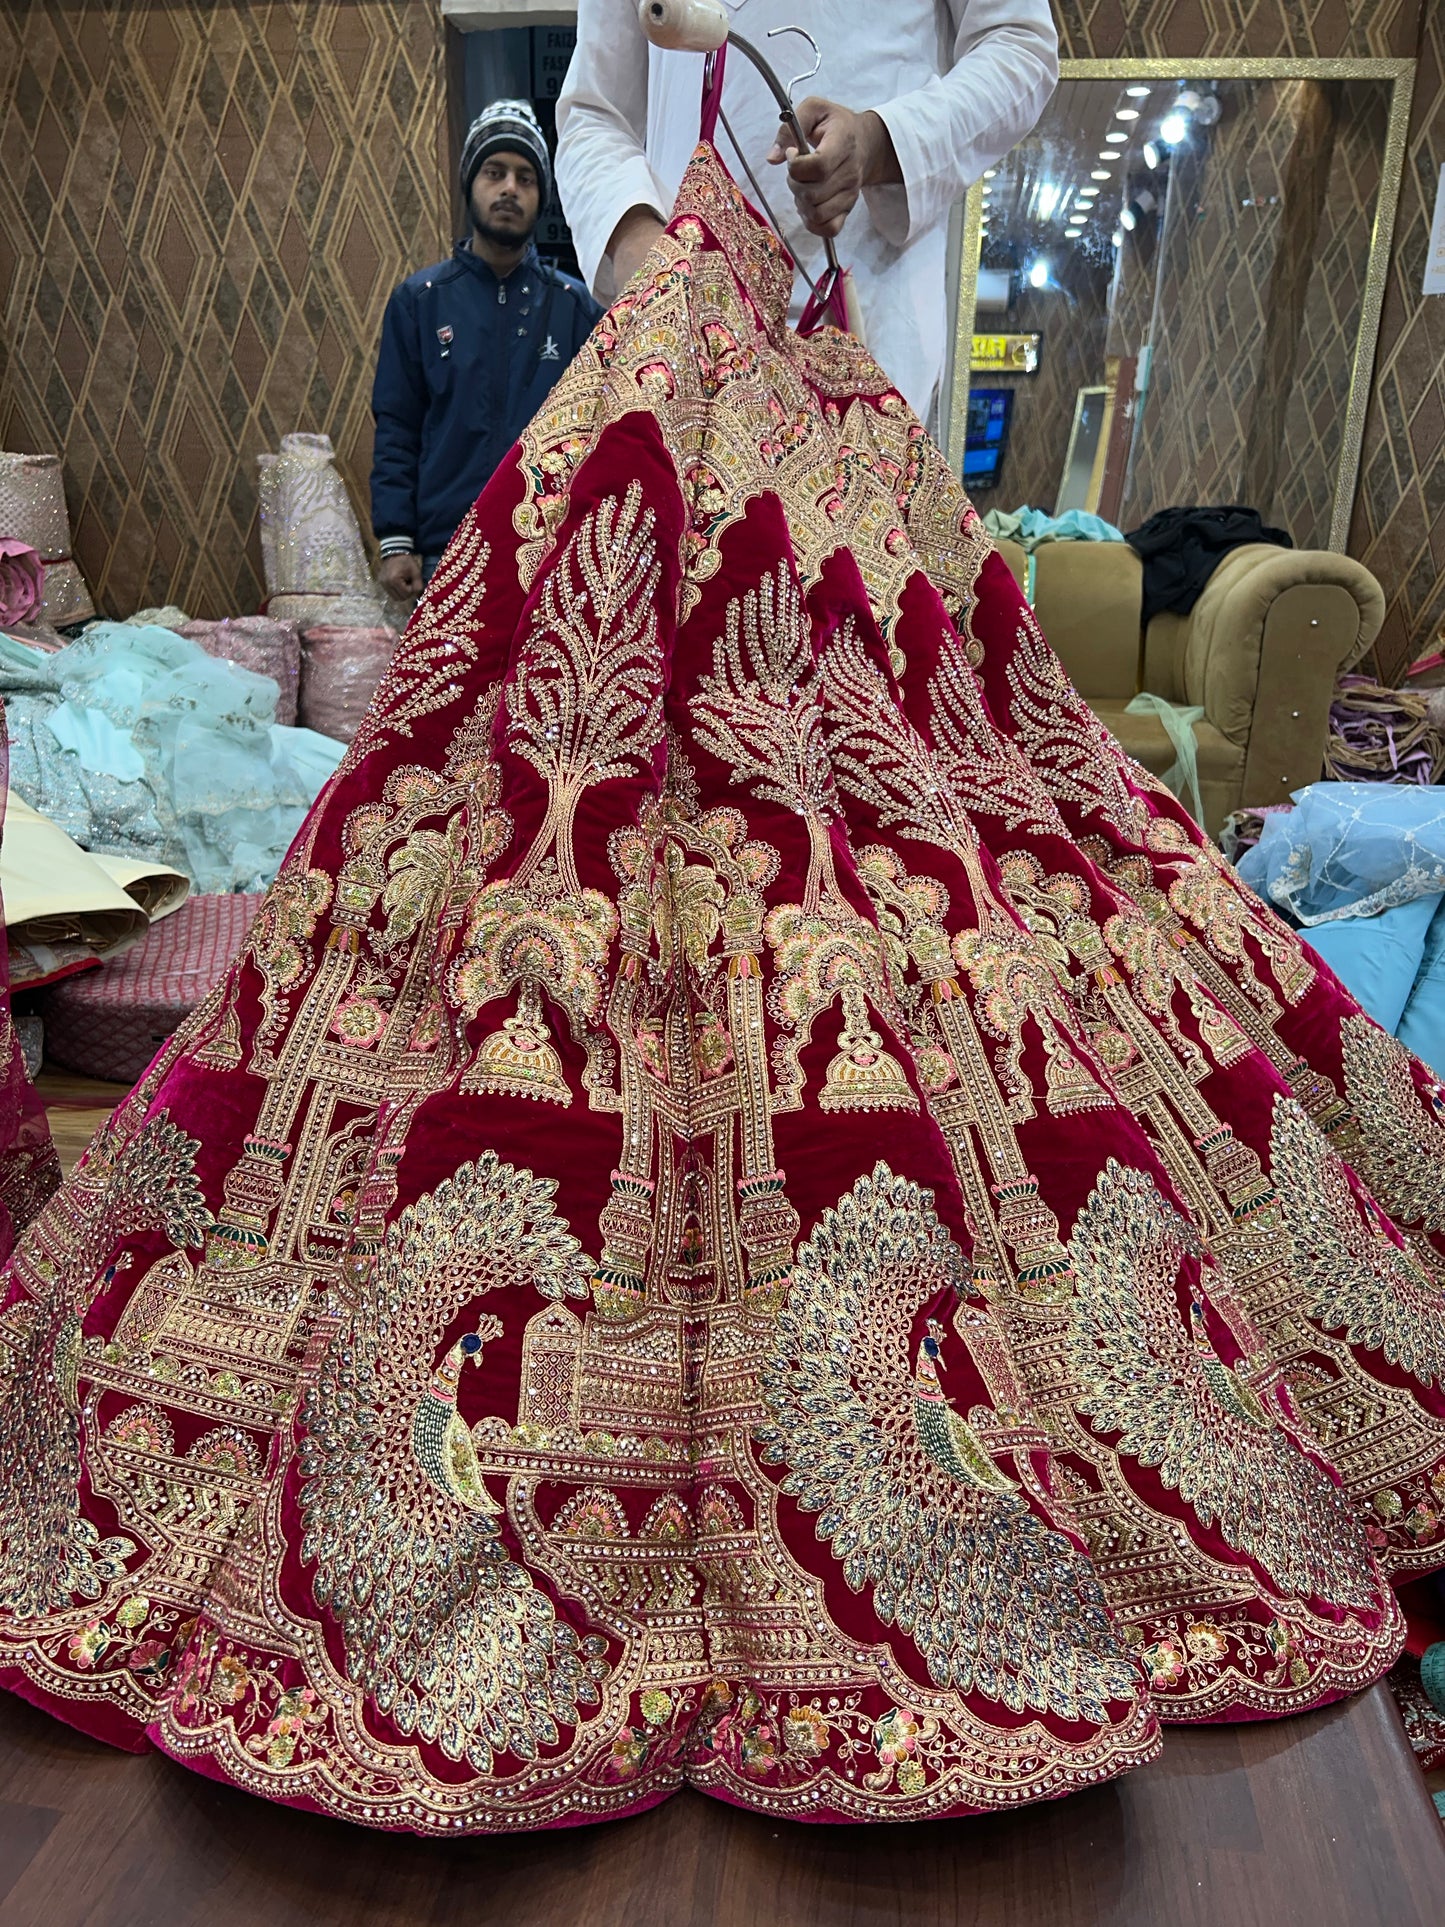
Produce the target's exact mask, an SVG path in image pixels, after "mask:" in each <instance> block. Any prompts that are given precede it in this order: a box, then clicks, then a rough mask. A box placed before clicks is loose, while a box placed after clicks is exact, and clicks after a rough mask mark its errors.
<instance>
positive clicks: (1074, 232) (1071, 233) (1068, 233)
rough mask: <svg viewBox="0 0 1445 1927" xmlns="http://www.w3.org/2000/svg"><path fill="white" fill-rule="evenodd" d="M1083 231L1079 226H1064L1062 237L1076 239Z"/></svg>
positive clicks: (1070, 239)
mask: <svg viewBox="0 0 1445 1927" xmlns="http://www.w3.org/2000/svg"><path fill="white" fill-rule="evenodd" d="M1083 231H1084V230H1083V229H1082V228H1081V227H1066V228H1065V229H1064V238H1065V239H1066V240H1069V241H1077V240H1078V238H1079V236H1080V235H1081V234H1082V233H1083Z"/></svg>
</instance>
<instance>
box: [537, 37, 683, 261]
mask: <svg viewBox="0 0 1445 1927" xmlns="http://www.w3.org/2000/svg"><path fill="white" fill-rule="evenodd" d="M646 135H647V42H646V40H645V39H644V38H643V33H642V29H641V27H640V26H639V25H638V24H637V6H636V0H579V5H578V8H577V46H576V49H575V51H574V52H573V55H572V63H571V65H570V67H569V68H568V70H567V79H566V82H565V83H564V85H563V88H562V92H561V94H560V95H559V96H558V100H557V188H558V191H559V193H560V194H561V196H562V207H563V211H564V212H565V214H566V216H567V225H568V226H569V227H570V228H571V230H572V242H573V245H574V246H575V248H576V249H577V259H578V262H579V264H580V265H581V269H582V273H583V275H584V276H585V278H586V280H587V284H588V286H589V287H594V288H595V286H596V284H597V272H598V269H599V268H600V267H601V265H602V260H603V257H604V255H605V254H606V252H607V243H608V242H609V241H610V240H611V239H612V233H613V230H614V229H615V228H616V226H617V223H618V222H619V221H620V220H621V219H622V217H623V215H624V214H626V213H627V211H628V209H629V208H634V207H649V208H651V209H652V211H653V212H654V213H655V214H656V215H657V216H658V218H659V220H663V221H665V220H666V219H667V213H668V197H667V195H666V194H665V193H664V191H663V187H662V183H661V182H660V181H659V180H658V178H657V175H656V174H655V173H654V172H653V170H652V168H651V166H650V165H649V164H648V160H647V153H646V148H645V140H646Z"/></svg>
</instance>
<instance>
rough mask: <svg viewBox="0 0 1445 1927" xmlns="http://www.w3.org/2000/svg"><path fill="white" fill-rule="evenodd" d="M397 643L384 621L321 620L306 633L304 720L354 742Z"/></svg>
mask: <svg viewBox="0 0 1445 1927" xmlns="http://www.w3.org/2000/svg"><path fill="white" fill-rule="evenodd" d="M395 648H396V631H395V630H394V629H389V628H387V627H386V626H385V625H384V624H382V623H377V622H371V623H361V622H336V623H317V624H315V625H313V626H312V627H311V628H309V629H307V630H306V631H305V633H304V634H303V636H302V638H301V700H300V716H301V721H302V723H303V724H304V725H305V727H306V728H307V729H314V730H316V731H317V732H318V734H320V735H322V736H332V737H335V739H336V741H337V742H339V743H349V742H350V741H351V739H352V737H353V736H354V735H355V734H356V732H357V730H358V729H359V728H360V727H361V719H362V717H363V716H364V715H365V714H366V710H367V705H368V704H369V703H370V701H371V698H372V695H373V693H374V692H375V689H376V685H377V684H378V683H379V682H380V681H381V679H382V677H383V676H384V675H385V674H386V671H387V668H388V666H389V664H390V662H391V656H392V651H393V650H394V649H395Z"/></svg>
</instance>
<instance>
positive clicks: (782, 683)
mask: <svg viewBox="0 0 1445 1927" xmlns="http://www.w3.org/2000/svg"><path fill="white" fill-rule="evenodd" d="M821 680H822V677H821V671H820V670H819V668H818V666H817V664H816V662H815V660H814V656H813V646H812V633H811V628H810V625H809V622H808V617H807V612H806V610H805V609H804V607H803V601H802V596H801V594H800V593H799V590H798V587H797V584H796V582H795V581H794V580H793V578H792V576H791V574H790V572H789V569H788V565H787V563H786V562H780V563H779V565H778V568H777V572H776V574H775V575H774V576H767V577H764V579H763V580H762V581H761V582H760V583H759V584H758V586H757V587H756V588H755V589H750V590H749V591H748V592H747V593H746V594H745V595H743V596H739V597H735V598H734V599H733V600H732V601H731V602H729V604H728V607H727V613H726V617H725V621H724V629H723V633H722V634H721V635H720V636H719V637H718V638H717V640H716V642H715V644H714V649H713V668H712V674H711V675H705V676H703V677H701V678H700V679H699V682H698V690H697V693H696V694H695V695H694V696H693V697H692V698H691V701H690V704H689V707H690V709H691V711H692V715H693V719H694V728H695V731H696V734H697V739H698V741H699V742H700V743H702V744H703V745H704V747H705V748H707V749H709V750H711V752H712V753H713V755H715V756H717V757H718V758H719V759H721V760H722V761H723V762H726V763H727V764H728V765H729V766H730V768H731V770H732V777H731V781H733V782H734V783H743V782H746V783H747V784H748V785H749V787H750V788H751V789H752V791H753V792H754V794H755V795H757V796H760V797H762V798H763V799H764V800H765V801H767V802H771V803H777V804H780V805H781V806H782V807H783V808H785V809H788V810H791V811H794V812H795V813H796V814H797V815H799V816H800V817H801V818H802V819H803V823H804V825H805V827H806V829H807V833H808V869H807V877H806V881H805V883H804V887H803V897H802V901H801V902H800V903H782V904H778V905H776V906H775V907H774V908H773V910H772V911H770V912H769V915H768V918H767V921H766V924H765V925H764V930H765V933H766V935H767V938H768V941H769V943H770V944H771V946H772V951H773V961H774V967H775V971H776V976H775V979H774V984H773V990H772V996H771V1003H772V1006H773V1010H774V1014H775V1015H776V1016H777V1018H778V1020H779V1022H780V1023H781V1024H782V1025H783V1026H784V1027H785V1032H791V1035H786V1034H785V1035H783V1036H781V1037H780V1038H779V1039H778V1043H777V1065H778V1085H777V1090H776V1091H775V1093H774V1096H773V1109H774V1110H775V1111H782V1110H790V1109H793V1108H795V1107H796V1106H798V1105H799V1104H801V1102H802V1097H803V1070H802V1064H801V1061H800V1056H801V1052H802V1050H803V1048H804V1046H805V1045H806V1044H807V1042H808V1041H809V1039H810V1038H811V1036H812V1034H813V1028H814V1025H815V1024H816V1023H817V1020H818V1018H819V1017H820V1016H821V1015H822V1013H823V1012H824V1011H825V1010H827V1009H829V1008H830V1007H831V1006H832V1005H833V1004H834V1003H841V1004H842V1008H843V1025H842V1029H841V1032H840V1034H839V1038H838V1054H837V1056H836V1057H834V1059H833V1060H832V1062H831V1063H830V1064H829V1066H828V1069H827V1072H826V1074H825V1082H824V1089H823V1092H822V1094H821V1096H820V1099H819V1101H820V1103H821V1104H822V1105H823V1107H824V1108H825V1109H827V1110H835V1111H846V1110H882V1109H904V1110H912V1111H916V1110H917V1109H918V1100H917V1098H916V1097H915V1096H914V1094H913V1091H912V1088H911V1086H910V1085H909V1083H908V1080H907V1077H906V1076H905V1074H904V1071H903V1067H902V1065H901V1064H899V1062H898V1060H897V1059H896V1058H895V1057H894V1056H893V1055H892V1054H891V1053H890V1052H888V1051H886V1050H885V1049H884V1048H883V1042H882V1039H881V1037H880V1036H879V1034H878V1033H877V1031H875V1030H874V1029H873V1027H872V1024H871V1022H870V1020H869V1014H868V1003H869V1002H871V1003H872V1004H873V1005H874V1007H875V1008H883V1007H884V1006H885V1005H886V1003H887V1002H888V998H887V987H886V977H885V974H884V969H883V963H882V954H881V945H880V942H879V938H878V932H877V930H876V929H875V927H874V926H873V925H872V924H871V923H869V921H868V920H867V919H866V918H865V917H863V916H861V915H860V914H859V912H858V911H857V909H855V907H854V906H853V905H852V904H851V903H850V902H849V901H848V899H847V897H846V896H845V895H844V894H843V891H842V890H841V888H840V887H839V883H838V877H837V872H836V869H835V866H834V858H833V844H832V839H831V835H830V825H831V824H832V823H833V821H834V820H835V819H836V817H837V815H838V799H837V795H836V792H835V791H834V788H833V775H832V769H831V766H830V760H829V755H828V750H827V746H826V744H825V742H824V738H823V729H822V722H823V711H822V700H821V686H820V685H821Z"/></svg>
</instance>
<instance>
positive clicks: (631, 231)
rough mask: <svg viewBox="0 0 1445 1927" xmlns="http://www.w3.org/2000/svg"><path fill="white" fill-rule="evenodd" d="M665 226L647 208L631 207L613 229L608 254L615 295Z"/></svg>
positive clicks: (648, 252) (629, 278) (637, 266)
mask: <svg viewBox="0 0 1445 1927" xmlns="http://www.w3.org/2000/svg"><path fill="white" fill-rule="evenodd" d="M666 225H667V224H666V222H664V221H659V220H658V218H657V216H656V215H655V214H654V213H653V211H652V209H651V208H650V207H631V208H629V209H628V210H627V212H626V213H625V214H624V215H623V217H622V219H621V220H620V221H619V222H618V223H617V226H616V227H615V228H614V229H613V230H612V239H611V240H610V241H609V242H608V243H607V252H608V254H609V255H610V256H611V259H612V273H613V276H614V278H615V281H616V286H617V292H618V294H621V292H622V290H623V289H624V288H625V287H626V286H627V284H628V282H629V281H630V280H631V279H632V277H633V275H634V274H636V272H637V270H638V269H639V268H640V267H641V266H642V264H643V262H644V261H645V260H646V259H647V257H648V255H649V254H651V252H652V250H653V248H654V247H656V245H657V240H658V236H659V235H660V234H661V233H662V231H663V229H664V228H665V226H666Z"/></svg>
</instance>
